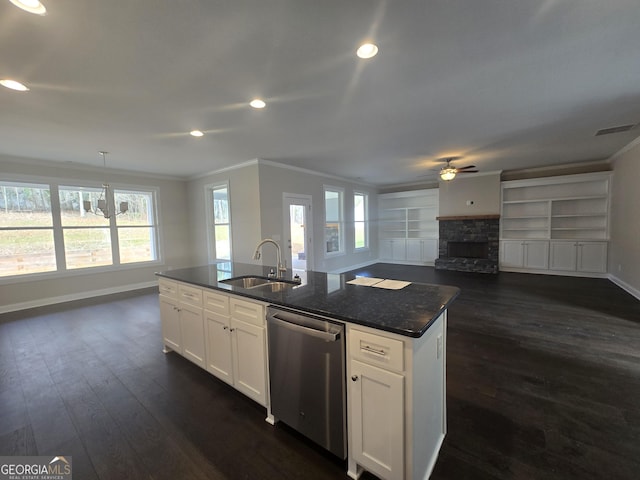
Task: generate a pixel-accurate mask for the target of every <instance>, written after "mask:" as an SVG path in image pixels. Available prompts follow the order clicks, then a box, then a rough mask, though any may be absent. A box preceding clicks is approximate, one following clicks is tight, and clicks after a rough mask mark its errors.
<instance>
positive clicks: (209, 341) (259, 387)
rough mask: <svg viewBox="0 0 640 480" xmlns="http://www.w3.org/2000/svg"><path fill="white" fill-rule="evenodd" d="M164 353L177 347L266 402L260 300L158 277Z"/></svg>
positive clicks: (218, 375)
mask: <svg viewBox="0 0 640 480" xmlns="http://www.w3.org/2000/svg"><path fill="white" fill-rule="evenodd" d="M159 286H160V287H159V288H160V317H161V321H162V336H163V343H164V346H165V350H164V351H165V353H166V352H169V351H175V352H176V353H179V354H180V355H182V356H184V357H185V358H187V359H189V360H191V361H192V362H194V363H195V364H196V365H199V366H200V367H202V368H205V369H206V370H207V371H209V372H210V373H212V374H213V375H215V376H216V377H218V378H220V379H221V380H224V381H225V382H227V383H229V384H230V385H233V386H234V387H235V388H236V389H237V390H238V391H240V392H242V393H244V394H245V395H247V396H248V397H250V398H252V399H253V400H255V401H256V402H258V403H259V404H260V405H263V406H267V404H268V397H267V352H266V335H265V311H264V305H263V304H261V303H259V302H254V301H251V300H245V299H239V298H235V297H233V296H230V295H227V294H225V293H221V292H220V293H219V292H214V291H209V290H206V289H202V288H198V287H195V286H192V285H186V284H183V283H180V282H173V281H169V280H166V279H160V280H159Z"/></svg>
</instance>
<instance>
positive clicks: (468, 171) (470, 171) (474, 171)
mask: <svg viewBox="0 0 640 480" xmlns="http://www.w3.org/2000/svg"><path fill="white" fill-rule="evenodd" d="M479 171H480V170H458V171H457V172H456V173H478V172H479Z"/></svg>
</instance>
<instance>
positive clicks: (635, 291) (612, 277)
mask: <svg viewBox="0 0 640 480" xmlns="http://www.w3.org/2000/svg"><path fill="white" fill-rule="evenodd" d="M609 280H611V281H612V282H613V283H615V284H616V285H617V286H619V287H620V288H621V289H623V290H624V291H626V292H627V293H630V294H631V295H633V296H634V297H636V298H637V299H638V300H640V290H638V289H637V288H634V287H632V286H631V285H629V284H628V283H627V282H624V281H622V280H620V279H619V278H618V277H616V276H615V275H613V274H611V273H610V274H609Z"/></svg>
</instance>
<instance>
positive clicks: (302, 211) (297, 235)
mask: <svg viewBox="0 0 640 480" xmlns="http://www.w3.org/2000/svg"><path fill="white" fill-rule="evenodd" d="M283 203H284V211H283V219H284V222H283V223H284V236H283V237H282V238H283V242H282V243H283V245H282V248H283V254H282V255H283V257H284V259H285V260H286V262H287V266H288V267H291V269H292V270H293V273H294V275H295V274H297V275H299V276H300V277H301V278H302V279H303V280H305V276H306V271H307V270H313V250H312V249H313V246H312V243H311V239H312V237H313V231H312V225H313V218H312V216H311V196H310V195H299V194H291V193H285V194H283Z"/></svg>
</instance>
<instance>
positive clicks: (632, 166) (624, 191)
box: [609, 142, 640, 298]
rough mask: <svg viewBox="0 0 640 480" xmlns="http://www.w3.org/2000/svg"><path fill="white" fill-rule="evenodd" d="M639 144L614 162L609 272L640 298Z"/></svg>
mask: <svg viewBox="0 0 640 480" xmlns="http://www.w3.org/2000/svg"><path fill="white" fill-rule="evenodd" d="M639 183H640V142H639V143H637V144H636V145H635V147H633V148H631V149H630V150H628V151H627V152H626V153H623V154H622V155H620V156H618V157H617V158H615V159H614V161H613V183H612V197H611V241H610V243H609V273H610V274H611V275H612V277H614V278H613V280H614V281H616V283H618V284H620V285H621V286H622V287H623V288H626V289H627V290H629V291H631V292H632V293H634V294H635V295H636V296H638V297H639V298H640V188H638V184H639Z"/></svg>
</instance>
